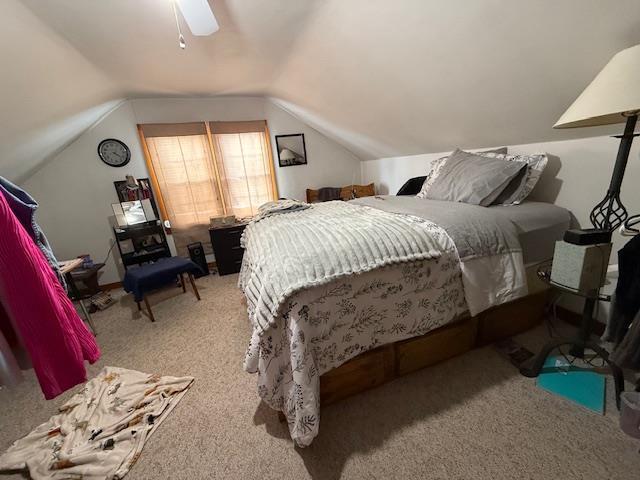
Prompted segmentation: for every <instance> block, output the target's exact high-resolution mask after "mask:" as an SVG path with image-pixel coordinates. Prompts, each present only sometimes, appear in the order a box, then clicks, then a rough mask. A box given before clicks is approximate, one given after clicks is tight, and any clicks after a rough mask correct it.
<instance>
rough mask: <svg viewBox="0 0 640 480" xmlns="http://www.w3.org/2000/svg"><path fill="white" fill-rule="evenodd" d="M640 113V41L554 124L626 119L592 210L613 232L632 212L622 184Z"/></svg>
mask: <svg viewBox="0 0 640 480" xmlns="http://www.w3.org/2000/svg"><path fill="white" fill-rule="evenodd" d="M639 113H640V45H636V46H635V47H631V48H627V49H626V50H622V51H621V52H619V53H617V54H616V55H615V56H614V57H613V58H612V59H611V60H610V61H609V63H607V64H606V65H605V67H604V68H603V69H602V70H601V71H600V73H599V74H598V75H597V76H596V78H594V79H593V81H592V82H591V83H590V84H589V86H588V87H587V88H586V89H585V90H584V92H582V93H581V94H580V96H579V97H578V98H577V99H576V101H575V102H573V104H572V105H571V106H570V107H569V108H568V109H567V111H566V112H564V114H563V115H562V117H560V119H559V120H558V121H557V122H556V124H555V125H554V128H578V127H593V126H597V125H609V124H614V123H623V122H626V126H625V129H624V133H623V134H622V135H616V138H620V147H619V149H618V156H617V158H616V163H615V166H614V168H613V174H612V175H611V182H610V184H609V189H608V190H607V194H606V195H605V197H604V198H603V199H602V201H601V202H600V203H598V204H597V205H596V206H595V207H594V208H593V210H592V211H591V215H590V220H591V223H592V224H593V226H594V227H595V228H596V229H599V230H605V231H608V232H612V231H613V230H615V229H616V228H618V227H619V226H620V225H622V224H623V223H624V221H625V220H626V219H627V217H628V216H629V214H628V213H627V209H626V208H625V206H624V205H623V204H622V201H621V200H620V186H621V185H622V179H623V178H624V171H625V168H626V166H627V160H628V159H629V151H630V149H631V143H632V142H633V138H634V137H635V136H637V135H638V134H636V133H634V129H635V126H636V122H637V120H638V114H639Z"/></svg>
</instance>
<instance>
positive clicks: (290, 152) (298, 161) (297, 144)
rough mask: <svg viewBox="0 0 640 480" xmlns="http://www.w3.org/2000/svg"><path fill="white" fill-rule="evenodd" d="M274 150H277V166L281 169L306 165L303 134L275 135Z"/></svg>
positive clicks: (305, 148)
mask: <svg viewBox="0 0 640 480" xmlns="http://www.w3.org/2000/svg"><path fill="white" fill-rule="evenodd" d="M276 149H277V150H278V164H279V165H280V166H281V167H291V166H294V165H306V164H307V147H306V146H305V143H304V133H293V134H291V135H276Z"/></svg>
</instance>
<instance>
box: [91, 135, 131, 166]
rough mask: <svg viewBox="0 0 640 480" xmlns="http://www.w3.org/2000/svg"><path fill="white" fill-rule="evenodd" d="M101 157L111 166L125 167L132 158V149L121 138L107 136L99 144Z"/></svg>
mask: <svg viewBox="0 0 640 480" xmlns="http://www.w3.org/2000/svg"><path fill="white" fill-rule="evenodd" d="M98 155H100V159H101V160H102V161H103V162H104V163H106V164H107V165H109V166H111V167H123V166H125V165H126V164H127V163H129V160H131V151H130V150H129V147H127V146H126V145H125V144H124V143H123V142H121V141H120V140H116V139H115V138H107V139H106V140H103V141H101V142H100V145H98Z"/></svg>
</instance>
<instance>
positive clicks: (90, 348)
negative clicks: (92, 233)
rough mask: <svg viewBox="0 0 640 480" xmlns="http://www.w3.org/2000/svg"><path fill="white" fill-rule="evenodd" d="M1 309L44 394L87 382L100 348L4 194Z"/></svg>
mask: <svg viewBox="0 0 640 480" xmlns="http://www.w3.org/2000/svg"><path fill="white" fill-rule="evenodd" d="M0 310H4V312H0V322H2V325H0V327H2V328H1V329H2V330H4V331H7V329H13V330H14V331H15V333H16V337H17V338H18V339H19V341H20V343H21V344H22V346H23V347H24V348H25V350H26V351H27V353H28V354H29V357H30V359H31V364H32V365H33V368H34V370H35V372H36V375H37V377H38V381H39V382H40V387H41V388H42V392H43V393H44V396H45V398H47V399H50V398H53V397H55V396H57V395H59V394H60V393H62V392H64V391H65V390H68V389H69V388H71V387H73V386H75V385H77V384H79V383H82V382H84V381H86V379H87V376H86V371H85V365H84V360H88V361H89V362H91V363H93V362H95V361H96V360H98V358H100V349H99V348H98V345H97V344H96V341H95V338H94V337H93V335H92V334H91V332H90V331H89V329H88V328H87V327H86V325H85V324H84V322H83V321H82V319H81V318H80V317H79V316H78V314H77V313H76V310H75V308H74V307H73V304H72V303H71V301H70V300H69V298H68V297H67V295H66V293H65V291H64V289H63V288H62V286H61V285H60V282H59V281H58V279H57V278H56V275H55V273H54V272H53V270H52V269H51V267H50V265H49V263H47V260H46V259H45V257H44V255H43V253H42V251H41V250H40V249H39V248H38V246H37V245H36V244H35V242H34V241H33V240H32V239H31V237H29V235H28V233H27V232H26V230H25V229H24V227H23V226H22V225H21V224H20V222H19V221H18V219H17V218H16V216H15V215H14V213H13V211H12V210H11V208H10V207H9V205H8V203H7V201H6V199H5V197H4V196H3V194H2V193H1V192H0ZM2 313H4V315H3V314H2ZM0 353H1V352H0Z"/></svg>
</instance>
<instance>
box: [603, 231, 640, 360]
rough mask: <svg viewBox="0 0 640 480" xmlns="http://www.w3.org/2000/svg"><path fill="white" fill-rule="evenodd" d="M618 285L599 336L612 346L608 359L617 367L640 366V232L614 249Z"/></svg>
mask: <svg viewBox="0 0 640 480" xmlns="http://www.w3.org/2000/svg"><path fill="white" fill-rule="evenodd" d="M618 271H619V275H618V285H617V286H616V291H615V294H614V295H613V298H612V300H611V314H610V316H609V321H608V324H607V329H606V331H605V333H604V335H603V340H606V341H610V342H614V343H615V344H616V347H615V349H614V351H613V352H612V354H611V360H613V361H614V362H615V363H617V364H618V365H619V366H621V367H625V368H634V369H638V368H640V236H635V237H633V238H632V239H631V240H629V241H628V242H627V244H626V245H625V246H624V247H622V248H621V249H620V251H619V252H618Z"/></svg>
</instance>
